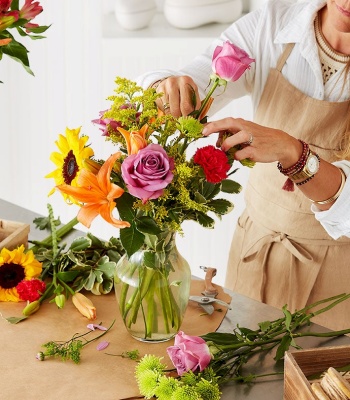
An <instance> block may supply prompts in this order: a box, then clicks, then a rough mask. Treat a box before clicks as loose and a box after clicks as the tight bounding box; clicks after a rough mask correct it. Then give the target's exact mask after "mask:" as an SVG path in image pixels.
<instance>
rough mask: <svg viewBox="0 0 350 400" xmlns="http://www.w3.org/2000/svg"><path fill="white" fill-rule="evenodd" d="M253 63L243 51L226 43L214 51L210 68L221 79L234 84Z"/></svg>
mask: <svg viewBox="0 0 350 400" xmlns="http://www.w3.org/2000/svg"><path fill="white" fill-rule="evenodd" d="M254 61H255V60H254V59H253V58H250V57H249V56H248V54H247V53H246V52H245V51H244V50H242V49H241V48H239V47H237V46H235V45H234V44H232V43H230V42H229V41H226V42H225V43H224V44H223V46H217V47H216V49H215V50H214V54H213V59H212V68H213V71H214V72H215V74H216V75H218V76H219V77H220V78H221V79H224V80H226V81H232V82H234V81H236V80H237V79H239V78H240V77H241V75H242V74H243V73H244V71H245V70H246V69H249V68H250V64H251V63H252V62H254Z"/></svg>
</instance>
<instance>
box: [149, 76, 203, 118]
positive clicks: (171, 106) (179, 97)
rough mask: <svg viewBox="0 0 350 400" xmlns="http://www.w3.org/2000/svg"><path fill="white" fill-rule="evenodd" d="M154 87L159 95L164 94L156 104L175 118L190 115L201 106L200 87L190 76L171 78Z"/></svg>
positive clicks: (155, 84)
mask: <svg viewBox="0 0 350 400" xmlns="http://www.w3.org/2000/svg"><path fill="white" fill-rule="evenodd" d="M152 86H153V87H155V88H156V92H157V93H163V95H162V97H160V98H159V99H157V102H156V103H157V106H158V108H159V109H160V110H162V111H164V113H166V114H171V115H173V116H174V117H180V116H181V115H189V114H190V113H191V112H192V111H194V110H198V109H199V107H200V105H201V101H200V97H199V92H198V87H197V85H196V84H195V83H194V81H193V79H192V78H191V77H190V76H169V77H168V78H166V79H163V80H162V81H161V82H160V83H159V84H157V82H155V83H154V84H153V85H152Z"/></svg>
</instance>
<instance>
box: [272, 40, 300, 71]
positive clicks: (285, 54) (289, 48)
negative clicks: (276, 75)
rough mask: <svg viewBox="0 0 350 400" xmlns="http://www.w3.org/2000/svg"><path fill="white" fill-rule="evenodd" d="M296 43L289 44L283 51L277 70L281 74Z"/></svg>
mask: <svg viewBox="0 0 350 400" xmlns="http://www.w3.org/2000/svg"><path fill="white" fill-rule="evenodd" d="M294 45H295V43H287V45H286V47H285V49H284V50H283V53H282V54H281V56H280V58H279V59H278V61H277V65H276V69H277V70H278V71H279V72H281V71H282V68H283V66H284V64H285V62H286V60H287V58H288V57H289V54H290V53H291V51H292V50H293V47H294Z"/></svg>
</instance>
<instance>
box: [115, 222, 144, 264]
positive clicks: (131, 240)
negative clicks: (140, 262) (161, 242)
mask: <svg viewBox="0 0 350 400" xmlns="http://www.w3.org/2000/svg"><path fill="white" fill-rule="evenodd" d="M144 238H145V235H144V234H142V233H141V232H140V231H138V230H137V229H136V227H135V224H132V225H131V227H130V228H124V229H121V230H120V240H121V242H122V245H123V247H124V249H125V251H126V253H127V255H128V257H130V256H132V255H133V254H134V253H136V252H137V251H138V250H139V249H140V248H141V246H142V245H143V241H144Z"/></svg>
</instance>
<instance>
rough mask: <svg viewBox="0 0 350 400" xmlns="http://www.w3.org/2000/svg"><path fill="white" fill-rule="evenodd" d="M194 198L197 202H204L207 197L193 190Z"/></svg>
mask: <svg viewBox="0 0 350 400" xmlns="http://www.w3.org/2000/svg"><path fill="white" fill-rule="evenodd" d="M194 199H195V201H196V202H197V203H199V204H205V203H206V202H207V199H206V198H205V197H204V196H202V195H201V194H200V193H199V192H195V194H194Z"/></svg>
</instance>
